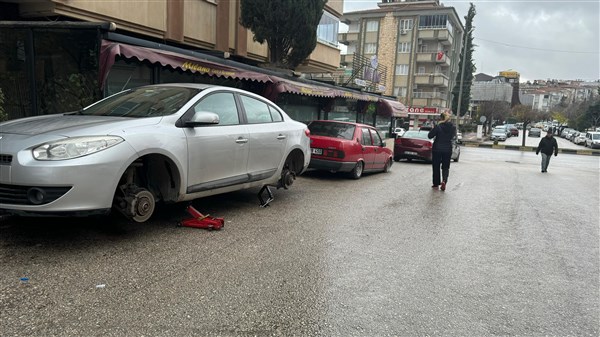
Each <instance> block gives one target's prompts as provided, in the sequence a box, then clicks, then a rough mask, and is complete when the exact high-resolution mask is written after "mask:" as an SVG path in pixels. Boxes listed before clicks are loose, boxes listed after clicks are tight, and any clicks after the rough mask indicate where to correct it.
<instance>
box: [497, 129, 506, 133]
mask: <svg viewBox="0 0 600 337" xmlns="http://www.w3.org/2000/svg"><path fill="white" fill-rule="evenodd" d="M494 132H496V133H505V132H506V130H504V128H502V129H499V128H496V129H494Z"/></svg>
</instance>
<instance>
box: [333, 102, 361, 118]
mask: <svg viewBox="0 0 600 337" xmlns="http://www.w3.org/2000/svg"><path fill="white" fill-rule="evenodd" d="M357 115H358V113H357V101H356V100H354V99H347V98H337V99H336V100H335V105H334V107H333V110H332V111H331V112H329V117H328V118H329V119H330V120H334V121H343V122H356V121H357V117H358V116H357Z"/></svg>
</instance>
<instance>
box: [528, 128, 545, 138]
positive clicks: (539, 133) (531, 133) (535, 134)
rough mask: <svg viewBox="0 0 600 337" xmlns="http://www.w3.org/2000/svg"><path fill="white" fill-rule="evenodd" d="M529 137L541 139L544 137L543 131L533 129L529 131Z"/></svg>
mask: <svg viewBox="0 0 600 337" xmlns="http://www.w3.org/2000/svg"><path fill="white" fill-rule="evenodd" d="M527 136H529V137H541V136H542V130H541V129H539V128H531V129H529V132H528V133H527Z"/></svg>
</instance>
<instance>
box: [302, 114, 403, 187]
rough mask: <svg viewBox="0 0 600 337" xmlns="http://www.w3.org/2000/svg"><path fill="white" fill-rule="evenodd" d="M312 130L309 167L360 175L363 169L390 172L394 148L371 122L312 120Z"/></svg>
mask: <svg viewBox="0 0 600 337" xmlns="http://www.w3.org/2000/svg"><path fill="white" fill-rule="evenodd" d="M308 129H309V130H310V148H311V158H310V164H309V165H308V167H309V168H313V169H317V170H327V171H331V172H349V173H350V176H351V177H352V178H354V179H359V178H360V177H361V176H362V174H363V172H373V171H383V172H388V171H389V170H390V167H391V166H392V163H393V161H392V157H393V155H392V150H390V149H389V148H387V147H386V145H385V142H384V141H383V139H382V138H381V135H380V134H379V132H377V129H375V128H374V127H372V126H370V125H365V124H359V123H350V122H339V121H313V122H310V123H309V124H308Z"/></svg>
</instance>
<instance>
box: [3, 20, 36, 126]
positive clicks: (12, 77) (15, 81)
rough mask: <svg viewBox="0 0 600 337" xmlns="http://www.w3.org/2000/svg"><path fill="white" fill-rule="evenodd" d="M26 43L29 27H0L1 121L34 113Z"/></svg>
mask: <svg viewBox="0 0 600 337" xmlns="http://www.w3.org/2000/svg"><path fill="white" fill-rule="evenodd" d="M26 43H27V34H26V31H25V30H23V29H14V28H2V29H0V91H1V93H0V121H2V120H6V119H15V118H21V117H26V116H31V113H32V108H31V92H30V86H29V83H28V80H27V67H26V66H27V63H26V62H27V53H26V52H25V44H26Z"/></svg>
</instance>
